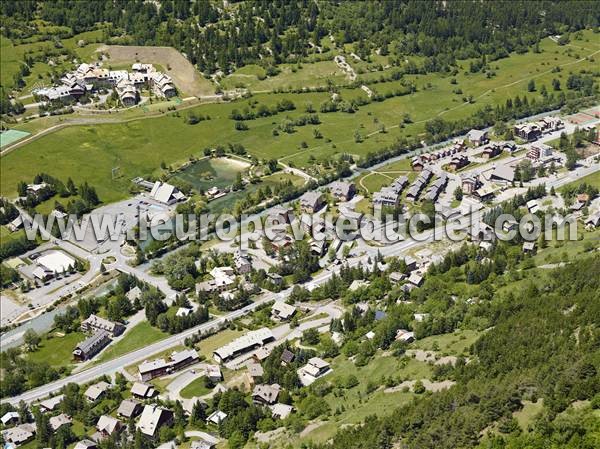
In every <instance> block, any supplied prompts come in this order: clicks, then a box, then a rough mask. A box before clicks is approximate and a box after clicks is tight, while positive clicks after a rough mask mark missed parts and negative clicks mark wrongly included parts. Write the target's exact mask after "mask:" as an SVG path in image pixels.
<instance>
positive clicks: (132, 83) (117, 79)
mask: <svg viewBox="0 0 600 449" xmlns="http://www.w3.org/2000/svg"><path fill="white" fill-rule="evenodd" d="M131 69H132V71H131V72H128V71H127V70H109V69H104V68H102V66H101V63H96V64H85V63H84V64H80V65H79V66H78V67H77V69H76V70H74V71H73V72H68V73H66V74H65V75H64V76H63V77H62V78H61V79H60V83H61V84H60V85H57V86H52V87H45V88H41V89H36V90H35V91H34V94H35V95H36V96H37V97H39V98H40V99H41V100H44V101H61V102H63V103H70V102H73V101H77V100H78V99H79V98H80V97H82V96H83V95H85V94H86V93H88V92H96V91H98V90H99V89H103V88H106V89H109V88H110V89H115V91H116V92H117V94H118V96H119V100H120V101H121V103H122V104H123V106H126V107H127V106H134V105H135V104H136V103H137V102H138V100H139V90H140V89H141V88H143V87H146V88H149V89H152V91H153V92H154V93H155V95H156V96H158V97H161V98H171V97H173V96H175V95H177V90H176V89H175V85H174V84H173V80H172V79H171V77H170V76H169V75H166V74H164V73H162V72H159V71H157V70H156V69H155V68H154V66H153V65H152V64H141V63H136V64H133V65H132V67H131Z"/></svg>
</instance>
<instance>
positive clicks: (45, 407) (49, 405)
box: [39, 394, 65, 412]
mask: <svg viewBox="0 0 600 449" xmlns="http://www.w3.org/2000/svg"><path fill="white" fill-rule="evenodd" d="M64 397H65V396H64V395H63V394H59V395H58V396H54V397H51V398H48V399H46V400H44V401H41V402H40V403H39V406H40V410H41V411H42V412H52V411H54V410H55V409H56V407H58V406H59V405H60V403H61V402H62V400H63V398H64Z"/></svg>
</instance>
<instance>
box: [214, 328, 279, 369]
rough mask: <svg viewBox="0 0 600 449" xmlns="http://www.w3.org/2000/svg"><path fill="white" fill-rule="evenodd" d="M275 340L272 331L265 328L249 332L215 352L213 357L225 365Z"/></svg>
mask: <svg viewBox="0 0 600 449" xmlns="http://www.w3.org/2000/svg"><path fill="white" fill-rule="evenodd" d="M274 340H275V337H274V335H273V332H271V329H269V328H266V327H263V328H261V329H258V330H255V331H251V332H248V333H247V334H246V335H244V336H242V337H239V338H237V339H235V340H234V341H232V342H231V343H228V344H226V345H225V346H222V347H220V348H218V349H216V350H215V351H214V352H213V357H214V358H215V360H216V361H217V362H219V363H224V362H226V361H228V360H231V359H233V358H236V357H239V356H240V355H242V354H244V353H247V352H250V351H252V350H254V349H257V348H259V347H261V346H264V345H265V344H267V343H269V342H272V341H274Z"/></svg>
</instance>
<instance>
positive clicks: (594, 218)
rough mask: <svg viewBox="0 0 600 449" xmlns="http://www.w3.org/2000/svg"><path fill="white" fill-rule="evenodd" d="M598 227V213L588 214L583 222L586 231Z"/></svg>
mask: <svg viewBox="0 0 600 449" xmlns="http://www.w3.org/2000/svg"><path fill="white" fill-rule="evenodd" d="M598 226H600V211H596V212H595V213H593V214H590V215H589V216H588V218H586V220H585V227H586V228H587V229H593V228H597V227H598Z"/></svg>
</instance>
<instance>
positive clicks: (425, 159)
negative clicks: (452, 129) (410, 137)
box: [411, 140, 467, 171]
mask: <svg viewBox="0 0 600 449" xmlns="http://www.w3.org/2000/svg"><path fill="white" fill-rule="evenodd" d="M466 149H467V146H466V144H465V141H464V140H456V141H454V143H453V144H452V146H450V147H447V148H443V149H441V150H438V151H433V152H431V153H425V154H422V155H420V156H415V157H413V158H412V159H411V166H412V168H413V170H415V171H421V170H423V169H424V168H425V167H426V166H427V165H428V164H430V163H431V162H434V161H437V160H440V159H443V158H445V157H450V156H454V155H456V154H459V153H461V152H463V151H465V150H466Z"/></svg>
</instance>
